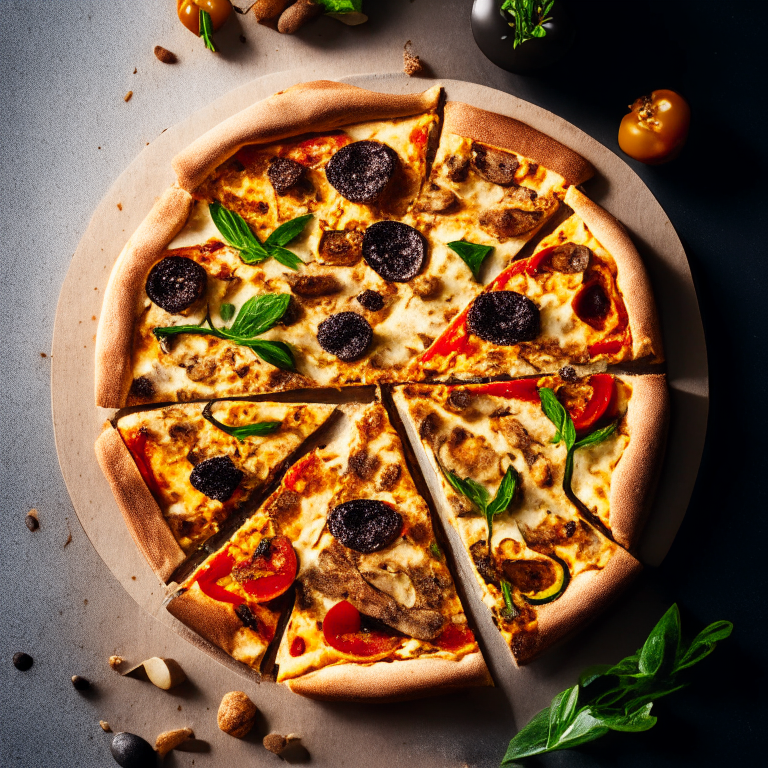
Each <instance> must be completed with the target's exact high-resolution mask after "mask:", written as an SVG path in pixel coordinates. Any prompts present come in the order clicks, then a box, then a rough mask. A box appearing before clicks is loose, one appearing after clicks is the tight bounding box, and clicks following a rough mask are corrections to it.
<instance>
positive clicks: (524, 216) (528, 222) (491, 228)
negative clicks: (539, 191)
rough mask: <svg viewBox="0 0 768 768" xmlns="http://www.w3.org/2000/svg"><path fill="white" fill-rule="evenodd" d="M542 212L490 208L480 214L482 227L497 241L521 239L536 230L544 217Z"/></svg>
mask: <svg viewBox="0 0 768 768" xmlns="http://www.w3.org/2000/svg"><path fill="white" fill-rule="evenodd" d="M542 215H543V214H542V212H541V211H523V210H520V209H519V208H504V207H497V208H489V209H488V210H487V211H483V212H482V213H481V214H480V219H479V222H480V226H481V227H482V228H483V229H484V230H485V231H486V232H487V233H488V234H489V235H491V236H492V237H495V238H496V239H497V240H501V241H504V240H507V239H508V238H510V237H520V235H524V234H525V233H526V232H530V231H531V230H532V229H535V228H536V227H537V226H538V225H539V222H540V221H541V217H542Z"/></svg>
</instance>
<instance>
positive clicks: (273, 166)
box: [267, 157, 307, 195]
mask: <svg viewBox="0 0 768 768" xmlns="http://www.w3.org/2000/svg"><path fill="white" fill-rule="evenodd" d="M306 170H307V169H306V168H305V167H304V166H303V165H302V164H301V163H297V162H296V161H295V160H289V159H288V158H287V157H273V158H272V161H271V162H270V164H269V168H267V178H268V179H269V182H270V184H272V186H273V188H274V190H275V192H277V194H278V195H286V194H288V192H290V190H291V188H292V187H294V186H296V184H298V183H299V181H301V179H302V177H303V176H304V172H305V171H306Z"/></svg>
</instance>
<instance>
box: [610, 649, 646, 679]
mask: <svg viewBox="0 0 768 768" xmlns="http://www.w3.org/2000/svg"><path fill="white" fill-rule="evenodd" d="M639 661H640V651H638V652H637V653H634V654H632V656H627V657H626V658H624V659H622V660H621V661H619V662H617V663H616V664H614V665H613V666H612V667H611V668H610V669H609V670H608V671H607V672H606V673H605V674H606V675H618V676H620V677H622V676H624V675H635V674H636V673H637V671H638V667H637V665H638V663H639Z"/></svg>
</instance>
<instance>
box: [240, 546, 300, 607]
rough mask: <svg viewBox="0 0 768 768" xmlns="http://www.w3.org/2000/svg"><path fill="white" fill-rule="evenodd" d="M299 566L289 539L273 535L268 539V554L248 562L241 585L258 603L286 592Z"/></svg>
mask: <svg viewBox="0 0 768 768" xmlns="http://www.w3.org/2000/svg"><path fill="white" fill-rule="evenodd" d="M298 568H299V564H298V561H297V560H296V552H295V551H294V549H293V545H292V544H291V541H290V539H288V538H287V537H286V536H275V537H274V538H273V539H271V540H270V547H269V554H268V555H266V556H265V555H259V556H258V557H255V558H254V559H253V560H251V561H250V563H248V570H249V574H253V577H252V578H248V579H247V580H245V581H242V582H241V586H242V587H243V589H244V590H245V591H246V592H247V593H248V595H249V596H251V597H253V598H254V599H255V600H256V602H258V603H266V602H267V601H268V600H274V599H275V598H276V597H279V596H280V595H282V594H283V593H284V592H287V591H288V589H289V588H290V586H291V584H293V580H294V579H295V578H296V571H297V570H298Z"/></svg>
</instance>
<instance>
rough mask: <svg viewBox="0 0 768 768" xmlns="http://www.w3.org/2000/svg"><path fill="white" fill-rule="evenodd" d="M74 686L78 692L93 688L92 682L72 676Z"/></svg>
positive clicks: (78, 676)
mask: <svg viewBox="0 0 768 768" xmlns="http://www.w3.org/2000/svg"><path fill="white" fill-rule="evenodd" d="M72 685H73V686H74V687H75V690H76V691H87V690H88V689H89V688H90V687H91V681H90V680H88V679H87V678H85V677H81V676H80V675H72Z"/></svg>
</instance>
